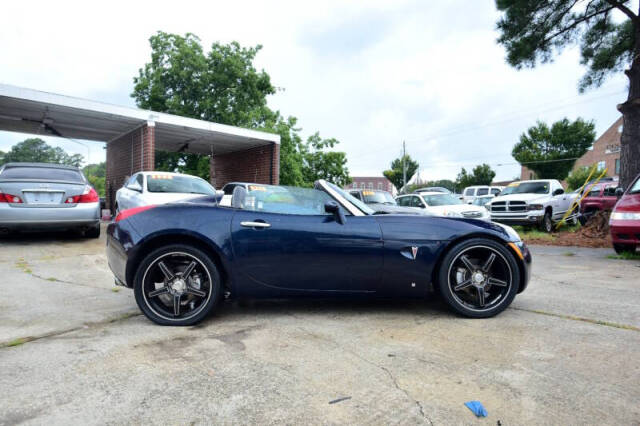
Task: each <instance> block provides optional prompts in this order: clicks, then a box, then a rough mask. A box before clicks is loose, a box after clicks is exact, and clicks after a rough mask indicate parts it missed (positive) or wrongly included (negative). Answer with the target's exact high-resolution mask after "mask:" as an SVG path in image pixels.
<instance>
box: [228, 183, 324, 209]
mask: <svg viewBox="0 0 640 426" xmlns="http://www.w3.org/2000/svg"><path fill="white" fill-rule="evenodd" d="M248 187H249V191H248V192H247V193H246V194H245V195H244V197H243V200H242V202H241V203H240V205H241V208H242V209H243V210H251V211H257V212H266V213H281V214H297V215H324V214H327V213H326V212H325V207H324V206H325V204H326V203H327V201H332V198H331V197H330V196H329V195H328V194H327V193H325V192H323V191H319V190H317V189H311V188H298V187H293V186H274V185H249V186H248ZM234 196H235V195H234Z"/></svg>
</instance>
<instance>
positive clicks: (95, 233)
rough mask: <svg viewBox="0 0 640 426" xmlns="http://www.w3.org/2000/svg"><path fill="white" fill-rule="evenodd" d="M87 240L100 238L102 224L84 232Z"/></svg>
mask: <svg viewBox="0 0 640 426" xmlns="http://www.w3.org/2000/svg"><path fill="white" fill-rule="evenodd" d="M84 236H85V238H100V224H99V223H98V224H97V225H95V226H93V227H91V228H89V229H87V230H86V231H84Z"/></svg>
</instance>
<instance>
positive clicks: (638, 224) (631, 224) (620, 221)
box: [609, 175, 640, 253]
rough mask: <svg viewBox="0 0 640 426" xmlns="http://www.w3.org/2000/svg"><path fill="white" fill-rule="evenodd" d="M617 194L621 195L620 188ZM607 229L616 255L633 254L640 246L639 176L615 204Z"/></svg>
mask: <svg viewBox="0 0 640 426" xmlns="http://www.w3.org/2000/svg"><path fill="white" fill-rule="evenodd" d="M617 194H618V195H621V194H623V191H622V188H618V189H617ZM609 229H610V232H611V239H612V241H613V248H614V250H615V251H616V253H622V252H634V251H635V250H636V247H638V246H640V175H638V176H636V179H635V180H634V181H633V183H632V184H631V185H630V186H629V188H628V189H627V191H626V192H624V194H623V195H622V196H621V197H620V199H619V200H618V202H617V203H616V205H615V207H614V209H613V211H612V212H611V216H610V217H609Z"/></svg>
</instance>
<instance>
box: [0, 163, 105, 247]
mask: <svg viewBox="0 0 640 426" xmlns="http://www.w3.org/2000/svg"><path fill="white" fill-rule="evenodd" d="M48 229H53V230H77V231H81V232H82V233H83V234H84V235H85V236H86V237H89V238H98V237H99V236H100V198H99V197H98V193H97V192H96V190H95V189H94V188H93V187H92V186H91V185H89V182H88V181H87V178H86V177H85V176H84V174H82V171H81V170H80V169H78V168H77V167H70V166H62V165H58V164H48V163H8V164H5V165H3V166H1V167H0V231H2V232H4V233H6V232H9V231H13V230H18V231H19V230H29V231H32V230H48Z"/></svg>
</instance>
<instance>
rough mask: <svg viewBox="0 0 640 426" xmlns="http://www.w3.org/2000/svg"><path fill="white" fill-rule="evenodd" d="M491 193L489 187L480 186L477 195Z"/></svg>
mask: <svg viewBox="0 0 640 426" xmlns="http://www.w3.org/2000/svg"><path fill="white" fill-rule="evenodd" d="M488 193H489V188H478V192H477V193H476V195H487V194H488Z"/></svg>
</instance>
